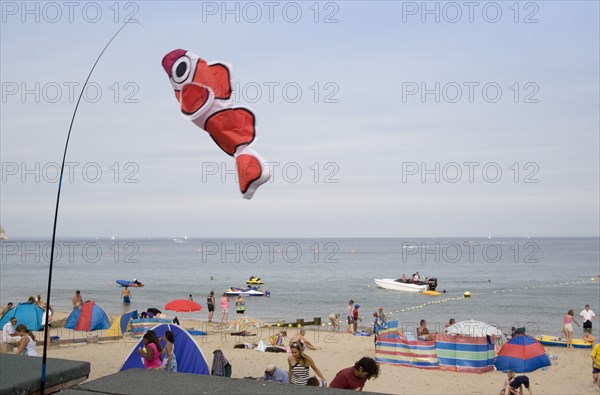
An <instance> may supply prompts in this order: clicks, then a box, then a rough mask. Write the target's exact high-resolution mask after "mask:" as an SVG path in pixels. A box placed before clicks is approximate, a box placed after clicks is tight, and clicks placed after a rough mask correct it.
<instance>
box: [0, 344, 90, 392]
mask: <svg viewBox="0 0 600 395" xmlns="http://www.w3.org/2000/svg"><path fill="white" fill-rule="evenodd" d="M41 374H42V357H26V356H23V355H13V354H0V395H5V394H7V395H8V394H37V393H39V392H40V388H41V381H40V380H41V379H40V378H41ZM89 375H90V363H89V362H81V361H69V360H65V359H56V358H48V359H47V360H46V393H52V392H57V391H60V390H62V389H65V388H70V387H73V386H75V385H77V384H79V383H81V382H83V381H85V380H86V379H87V378H88V376H89Z"/></svg>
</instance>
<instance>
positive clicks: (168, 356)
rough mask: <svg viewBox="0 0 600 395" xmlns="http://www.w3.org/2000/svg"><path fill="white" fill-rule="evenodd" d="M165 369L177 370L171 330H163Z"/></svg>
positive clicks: (168, 370) (173, 338)
mask: <svg viewBox="0 0 600 395" xmlns="http://www.w3.org/2000/svg"><path fill="white" fill-rule="evenodd" d="M164 353H165V362H164V366H165V371H167V372H177V357H176V356H175V335H173V332H171V331H166V332H165V349H164Z"/></svg>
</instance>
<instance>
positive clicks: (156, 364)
mask: <svg viewBox="0 0 600 395" xmlns="http://www.w3.org/2000/svg"><path fill="white" fill-rule="evenodd" d="M142 340H143V342H144V347H142V348H140V349H138V354H140V355H141V356H142V359H143V361H144V366H145V367H146V369H158V368H162V362H161V361H160V354H161V353H162V352H163V349H162V346H161V345H160V341H159V340H158V336H156V332H154V331H153V330H152V329H150V330H149V331H148V332H146V333H145V334H144V337H143V338H142Z"/></svg>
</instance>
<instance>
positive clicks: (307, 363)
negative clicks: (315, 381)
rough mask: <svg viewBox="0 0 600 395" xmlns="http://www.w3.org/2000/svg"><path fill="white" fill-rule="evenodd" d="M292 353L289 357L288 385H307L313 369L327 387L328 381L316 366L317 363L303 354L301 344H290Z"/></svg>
mask: <svg viewBox="0 0 600 395" xmlns="http://www.w3.org/2000/svg"><path fill="white" fill-rule="evenodd" d="M290 352H291V353H292V355H290V356H289V357H288V366H289V371H288V383H290V384H295V385H306V384H307V382H308V377H309V376H310V374H309V373H310V368H312V369H313V370H314V371H315V374H316V375H317V376H319V378H321V380H323V386H324V387H327V380H325V377H323V374H322V373H321V371H320V370H319V368H317V365H315V361H313V359H312V358H311V357H309V356H308V355H306V354H304V353H303V352H302V345H301V344H300V343H299V342H293V343H292V344H290Z"/></svg>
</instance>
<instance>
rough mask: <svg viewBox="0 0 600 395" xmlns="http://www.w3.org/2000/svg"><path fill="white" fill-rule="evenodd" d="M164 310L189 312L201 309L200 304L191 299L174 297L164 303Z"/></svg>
mask: <svg viewBox="0 0 600 395" xmlns="http://www.w3.org/2000/svg"><path fill="white" fill-rule="evenodd" d="M165 310H172V311H177V312H180V313H190V312H192V311H200V310H202V306H201V305H200V304H199V303H196V302H194V301H193V300H187V299H176V300H172V301H170V302H169V303H167V304H166V305H165Z"/></svg>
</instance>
